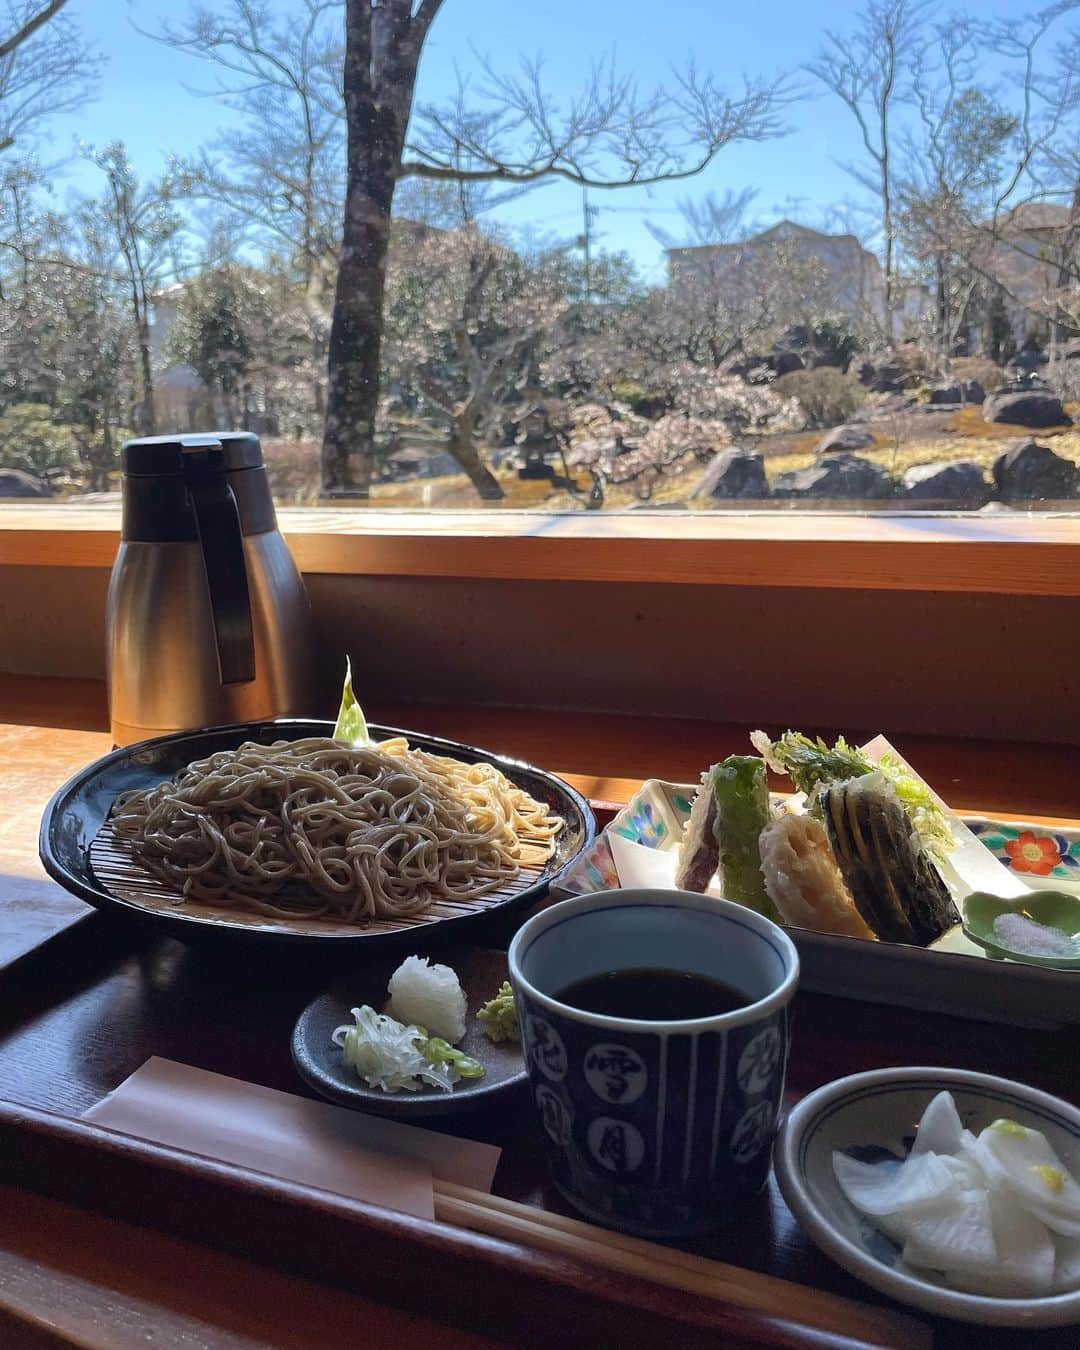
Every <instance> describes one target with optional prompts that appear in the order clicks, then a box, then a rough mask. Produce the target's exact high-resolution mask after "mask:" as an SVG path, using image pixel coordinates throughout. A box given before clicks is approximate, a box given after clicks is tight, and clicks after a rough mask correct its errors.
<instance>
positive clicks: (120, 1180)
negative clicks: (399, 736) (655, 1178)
mask: <svg viewBox="0 0 1080 1350" xmlns="http://www.w3.org/2000/svg"><path fill="white" fill-rule="evenodd" d="M500 922H501V923H502V924H503V926H504V931H503V934H502V940H504V941H505V939H506V938H507V937H508V936H509V933H510V930H511V929H512V928H513V927H515V926H516V924H517V923H518V922H520V916H505V917H503V918H502V919H501V920H500ZM488 940H490V936H489V937H488ZM355 960H356V954H355V950H347V952H346V956H345V961H346V963H347V964H346V968H348V966H353V965H354V963H355ZM341 969H342V962H341V960H340V959H337V958H336V954H335V953H333V952H332V951H331V950H330V949H328V948H326V947H322V948H319V949H316V950H311V949H307V948H293V947H288V948H286V949H283V950H277V949H275V948H272V947H263V948H260V949H259V960H258V961H245V962H243V963H238V962H237V961H236V960H235V952H231V951H230V950H228V949H218V948H213V947H210V948H194V947H191V946H187V945H184V944H182V943H180V942H177V941H175V940H174V939H172V938H168V937H164V938H163V937H161V936H160V935H159V934H157V933H155V932H153V931H150V930H148V929H146V928H145V927H142V926H139V927H136V926H132V925H129V924H124V923H119V922H117V921H116V920H115V919H114V918H111V917H110V916H109V915H107V914H96V915H93V916H92V917H90V918H89V919H87V920H86V922H84V923H82V924H80V925H79V926H78V927H77V928H75V929H72V930H70V931H69V932H67V933H65V934H63V935H62V936H60V937H58V938H56V939H55V940H54V941H53V942H51V943H49V944H47V945H46V946H44V947H42V948H40V949H39V950H38V951H37V952H35V953H33V954H32V955H31V956H29V957H27V958H26V959H25V960H24V961H22V962H21V963H20V964H19V965H18V966H16V967H13V968H12V969H11V970H9V971H8V972H6V973H5V974H4V975H3V976H0V1181H3V1182H7V1183H10V1184H15V1185H19V1186H23V1187H27V1188H30V1189H34V1190H38V1191H40V1192H42V1193H45V1194H48V1195H51V1196H54V1197H57V1198H60V1199H63V1200H66V1201H70V1202H73V1203H75V1204H78V1205H82V1206H86V1207H90V1208H93V1209H97V1210H101V1211H104V1212H106V1213H108V1214H110V1215H113V1216H115V1217H118V1218H124V1219H127V1220H133V1221H135V1222H138V1223H141V1224H145V1225H149V1226H151V1227H156V1228H160V1229H163V1230H166V1231H168V1232H171V1233H174V1234H177V1235H179V1236H183V1237H187V1238H190V1239H194V1240H196V1241H199V1242H201V1243H204V1244H206V1245H208V1246H211V1247H214V1248H218V1249H221V1250H225V1251H229V1252H232V1253H237V1254H242V1255H244V1256H248V1257H251V1258H253V1259H256V1260H259V1261H263V1262H266V1263H269V1264H272V1265H275V1266H278V1267H281V1268H283V1269H287V1270H289V1271H291V1272H293V1273H297V1274H302V1275H307V1276H311V1277H314V1278H317V1279H320V1280H324V1281H327V1282H330V1283H332V1284H335V1285H338V1286H340V1287H343V1288H345V1289H351V1290H355V1291H356V1292H358V1293H362V1294H364V1295H366V1296H368V1297H372V1296H374V1297H376V1298H378V1299H380V1300H383V1301H386V1302H388V1303H393V1304H396V1305H399V1306H402V1307H406V1308H411V1309H413V1310H415V1311H417V1312H423V1313H425V1314H427V1315H429V1316H434V1317H437V1318H440V1319H443V1320H446V1321H448V1322H453V1323H456V1324H458V1325H461V1326H466V1327H471V1328H475V1329H480V1330H482V1331H484V1332H486V1333H487V1334H488V1335H491V1336H498V1337H501V1338H503V1339H506V1340H509V1341H511V1342H513V1343H517V1344H523V1345H545V1346H547V1345H551V1344H553V1343H560V1344H563V1345H566V1346H568V1347H570V1346H582V1347H584V1346H588V1347H595V1346H615V1345H618V1346H620V1347H621V1346H629V1347H637V1346H642V1347H645V1346H648V1347H655V1346H658V1345H674V1344H677V1345H679V1346H688V1347H697V1346H706V1345H709V1346H716V1345H717V1344H721V1343H722V1344H724V1345H734V1344H747V1345H766V1344H768V1345H789V1346H803V1345H805V1346H809V1345H822V1344H827V1343H828V1340H827V1338H826V1339H823V1338H822V1337H821V1336H820V1335H819V1334H818V1333H816V1332H810V1331H809V1330H808V1329H807V1328H805V1327H801V1326H797V1325H794V1324H792V1323H789V1322H785V1321H783V1320H781V1319H779V1318H777V1317H773V1316H770V1315H767V1314H761V1313H748V1312H746V1311H742V1310H739V1309H735V1308H733V1307H731V1306H728V1305H725V1304H723V1303H719V1302H715V1301H711V1300H708V1299H705V1298H700V1297H697V1296H694V1295H690V1294H683V1293H679V1294H675V1293H673V1292H671V1291H667V1290H664V1289H661V1288H660V1287H658V1286H654V1285H651V1284H647V1283H642V1282H638V1281H635V1280H633V1279H630V1278H628V1277H625V1276H621V1275H615V1274H611V1273H608V1272H606V1271H602V1270H599V1269H597V1268H595V1267H592V1266H590V1265H586V1264H582V1263H580V1262H578V1261H575V1260H569V1259H564V1258H561V1257H555V1256H550V1255H544V1254H541V1253H538V1252H536V1251H534V1250H532V1249H530V1248H525V1247H522V1246H519V1245H517V1244H516V1243H511V1242H507V1241H502V1240H495V1239H490V1238H484V1237H479V1236H477V1235H475V1234H472V1233H469V1232H466V1231H464V1230H462V1229H458V1228H454V1227H450V1226H447V1225H443V1224H438V1223H435V1224H430V1223H425V1222H422V1221H418V1220H413V1219H409V1218H405V1217H402V1216H399V1215H394V1214H390V1213H387V1212H385V1211H382V1210H378V1209H375V1208H372V1207H368V1206H364V1205H360V1204H357V1203H354V1202H351V1201H346V1200H342V1199H339V1198H336V1197H334V1196H330V1195H327V1194H326V1193H323V1192H318V1191H313V1190H310V1189H307V1188H304V1187H300V1186H295V1185H290V1184H286V1183H282V1182H279V1181H275V1180H272V1179H270V1178H267V1177H264V1176H260V1175H258V1174H255V1173H250V1172H245V1171H242V1170H239V1169H236V1168H231V1167H228V1166H226V1165H223V1164H220V1163H217V1162H215V1161H213V1160H211V1159H204V1158H197V1157H194V1156H193V1155H188V1154H182V1153H177V1152H174V1151H172V1150H169V1149H163V1148H160V1147H158V1146H155V1145H151V1144H145V1143H142V1142H140V1141H138V1140H133V1139H128V1138H125V1137H123V1136H119V1135H115V1134H111V1133H109V1132H107V1131H102V1130H100V1129H98V1128H96V1127H93V1126H90V1125H87V1124H84V1123H83V1122H82V1121H80V1120H79V1119H77V1118H78V1117H79V1116H80V1115H81V1114H82V1112H83V1111H85V1110H86V1109H87V1108H88V1107H89V1106H90V1105H91V1104H93V1103H94V1102H96V1101H98V1100H100V1099H101V1098H102V1097H103V1096H104V1095H105V1094H106V1093H107V1092H109V1091H111V1090H112V1089H113V1088H115V1087H116V1086H117V1085H118V1084H119V1083H120V1082H121V1081H123V1079H124V1078H126V1077H127V1076H128V1074H130V1073H131V1072H133V1071H134V1069H136V1068H137V1067H138V1066H139V1065H140V1064H142V1063H143V1062H144V1061H145V1060H146V1059H147V1058H148V1057H149V1056H150V1055H152V1054H159V1055H164V1056H168V1057H170V1058H173V1059H177V1060H180V1061H182V1062H185V1063H190V1064H195V1065H198V1066H200V1067H203V1068H206V1069H210V1070H213V1071H216V1072H219V1073H226V1074H231V1075H233V1076H235V1077H238V1078H245V1079H248V1080H250V1081H252V1082H257V1083H262V1084H265V1085H267V1086H270V1087H276V1088H281V1089H284V1090H286V1091H291V1092H297V1093H303V1092H304V1091H305V1088H304V1086H303V1084H302V1083H301V1082H300V1080H299V1079H298V1077H297V1076H296V1074H295V1072H294V1070H293V1067H292V1064H291V1061H290V1052H289V1034H290V1031H291V1029H292V1025H293V1023H294V1021H295V1019H296V1017H297V1016H298V1014H299V1012H300V1011H301V1009H302V1008H303V1007H304V1006H305V1004H306V1003H307V1002H308V1000H309V999H310V998H311V997H312V996H313V995H315V994H317V993H318V992H320V991H321V990H323V989H325V988H326V987H328V986H329V985H330V984H331V983H333V979H334V977H335V975H336V974H338V973H340V971H341ZM1078 1053H1080V1037H1078V1036H1077V1034H1076V1033H1075V1032H1072V1031H1063V1032H1056V1033H1046V1034H1040V1035H1032V1034H1031V1033H1024V1032H1020V1031H1017V1030H1014V1029H1007V1028H1001V1027H994V1028H991V1027H987V1026H983V1025H980V1024H976V1023H969V1022H964V1021H960V1020H956V1019H948V1018H941V1017H935V1016H933V1015H930V1014H927V1013H918V1012H913V1011H909V1010H905V1009H885V1008H876V1007H873V1006H869V1005H859V1006H858V1007H856V1005H854V1004H852V1003H850V1002H846V1001H844V1000H840V999H835V998H825V997H821V996H815V995H802V996H800V997H799V999H798V1001H797V1003H796V1005H795V1019H794V1045H793V1055H792V1063H791V1072H790V1078H789V1083H790V1089H791V1095H792V1096H793V1097H797V1096H800V1095H802V1094H803V1093H805V1092H807V1091H809V1090H810V1089H812V1088H813V1087H816V1086H818V1085H819V1084H821V1083H823V1082H826V1081H829V1080H830V1079H833V1078H836V1077H839V1076H841V1075H842V1074H845V1073H850V1072H854V1071H856V1070H858V1069H864V1068H870V1067H874V1066H876V1065H882V1064H897V1065H902V1064H912V1063H917V1062H923V1063H925V1062H931V1063H933V1062H937V1063H940V1064H945V1065H958V1066H977V1067H979V1068H983V1069H987V1070H989V1071H991V1072H997V1073H1002V1074H1005V1075H1012V1076H1016V1077H1021V1078H1023V1079H1024V1080H1025V1081H1027V1082H1030V1083H1033V1084H1035V1085H1036V1086H1039V1087H1042V1088H1045V1089H1046V1090H1047V1091H1050V1092H1054V1093H1057V1094H1058V1095H1060V1096H1063V1097H1066V1098H1067V1099H1069V1100H1072V1101H1076V1100H1077V1097H1078V1092H1080V1084H1078V1083H1077V1081H1076V1075H1075V1064H1076V1062H1077V1056H1078ZM432 1125H433V1127H435V1128H440V1129H446V1130H448V1131H449V1132H451V1133H459V1134H462V1135H467V1136H470V1137H473V1138H480V1139H486V1140H488V1141H490V1142H493V1143H496V1144H499V1145H501V1146H502V1148H503V1150H504V1152H503V1160H502V1162H501V1164H500V1167H499V1171H498V1174H497V1177H496V1191H497V1192H498V1193H499V1194H501V1195H504V1196H506V1197H508V1198H510V1199H515V1200H520V1201H524V1202H526V1203H529V1204H535V1205H539V1206H541V1207H546V1208H549V1209H553V1210H560V1211H562V1212H565V1209H564V1207H563V1206H562V1204H561V1202H560V1201H559V1200H558V1197H557V1196H556V1195H555V1194H554V1193H553V1191H552V1190H551V1189H550V1188H549V1187H548V1184H547V1179H546V1173H545V1168H544V1163H543V1158H542V1149H541V1143H540V1136H539V1130H538V1129H537V1126H536V1122H535V1120H534V1117H533V1114H532V1109H531V1104H530V1102H529V1100H528V1094H527V1091H525V1090H522V1091H521V1092H514V1093H510V1094H508V1097H507V1100H506V1101H505V1102H503V1103H500V1104H499V1105H497V1106H495V1107H492V1108H490V1109H488V1110H486V1111H484V1112H481V1113H478V1114H477V1115H475V1116H466V1117H463V1118H461V1119H460V1120H454V1121H452V1122H445V1123H443V1122H438V1121H436V1122H432ZM686 1245H687V1247H688V1248H689V1249H690V1250H695V1251H699V1252H703V1253H706V1254H708V1255H713V1256H716V1257H718V1258H719V1259H721V1260H724V1261H728V1262H730V1263H731V1264H734V1265H739V1266H744V1267H748V1268H752V1269H757V1270H761V1271H765V1272H767V1273H770V1274H774V1275H778V1276H781V1277H783V1278H786V1279H791V1280H795V1281H798V1282H801V1283H803V1284H806V1285H809V1286H812V1287H816V1288H821V1289H824V1290H830V1291H833V1292H835V1293H838V1294H841V1295H845V1296H847V1297H850V1298H854V1299H858V1300H861V1301H863V1302H870V1303H873V1302H882V1303H884V1302H886V1300H883V1299H879V1297H878V1296H877V1295H875V1294H874V1293H872V1292H871V1291H870V1290H868V1289H866V1288H865V1287H863V1286H862V1285H860V1284H859V1283H857V1282H856V1281H855V1280H854V1279H853V1278H851V1277H849V1276H847V1275H846V1274H845V1273H844V1272H843V1271H841V1270H839V1269H838V1268H837V1267H835V1266H833V1265H832V1263H831V1262H829V1261H828V1260H827V1258H825V1257H824V1256H822V1255H821V1254H820V1253H818V1252H817V1251H816V1250H815V1249H814V1248H813V1247H812V1246H811V1244H810V1243H809V1240H808V1239H807V1238H806V1237H805V1236H804V1235H803V1233H802V1232H801V1231H800V1230H799V1228H798V1227H797V1225H796V1224H795V1222H794V1220H793V1219H792V1217H791V1215H790V1213H789V1211H788V1210H787V1208H786V1207H785V1205H784V1204H783V1201H782V1200H781V1198H780V1196H779V1193H778V1191H777V1190H776V1188H775V1186H773V1185H770V1187H769V1189H768V1190H767V1191H766V1192H765V1193H763V1195H762V1196H761V1197H760V1198H759V1200H758V1201H757V1202H756V1203H755V1205H754V1206H753V1207H752V1209H751V1210H750V1211H749V1212H748V1214H747V1215H746V1216H745V1218H744V1220H743V1221H742V1222H740V1223H739V1224H738V1225H736V1226H735V1227H733V1228H732V1229H731V1230H730V1231H728V1232H725V1233H721V1234H718V1235H716V1236H715V1237H713V1238H710V1239H709V1240H707V1241H702V1242H698V1243H693V1244H686ZM973 1334H974V1333H973V1332H972V1331H971V1329H970V1328H959V1327H956V1326H953V1325H950V1324H945V1323H941V1324H938V1325H937V1342H936V1343H937V1344H938V1345H939V1346H945V1347H950V1346H963V1345H967V1344H969V1343H970V1342H969V1339H968V1338H969V1336H971V1335H973ZM978 1338H979V1341H978V1343H979V1346H980V1350H996V1348H997V1347H1005V1346H1012V1345H1020V1344H1023V1345H1024V1346H1025V1347H1026V1348H1027V1350H1051V1347H1053V1350H1065V1347H1066V1346H1070V1347H1072V1346H1073V1345H1074V1344H1075V1335H1074V1333H1073V1332H1071V1331H1070V1332H1065V1333H1053V1332H1045V1333H1030V1334H1029V1333H1025V1334H1024V1336H1023V1338H1022V1340H1018V1339H1015V1338H1011V1337H1010V1335H1009V1334H1008V1333H994V1332H989V1331H987V1330H985V1329H980V1330H979V1332H978Z"/></svg>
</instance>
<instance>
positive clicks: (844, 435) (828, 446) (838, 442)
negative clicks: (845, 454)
mask: <svg viewBox="0 0 1080 1350" xmlns="http://www.w3.org/2000/svg"><path fill="white" fill-rule="evenodd" d="M873 444H874V438H873V436H872V435H871V434H870V432H869V431H867V430H866V428H865V427H853V426H842V427H834V428H833V429H832V431H827V432H826V433H825V435H824V436H822V438H821V440H820V441H818V443H817V445H815V446H814V454H815V455H825V454H828V452H829V451H830V450H865V449H866V447H867V446H868V445H873Z"/></svg>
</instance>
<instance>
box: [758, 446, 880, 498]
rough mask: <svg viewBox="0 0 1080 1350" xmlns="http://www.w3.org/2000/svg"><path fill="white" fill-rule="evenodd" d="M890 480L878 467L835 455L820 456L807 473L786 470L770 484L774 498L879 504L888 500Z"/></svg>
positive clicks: (841, 453) (845, 455) (859, 458)
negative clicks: (880, 501) (807, 498)
mask: <svg viewBox="0 0 1080 1350" xmlns="http://www.w3.org/2000/svg"><path fill="white" fill-rule="evenodd" d="M892 490H893V485H892V479H891V478H890V477H889V475H888V474H887V473H886V472H885V470H884V469H883V468H882V467H881V466H880V465H879V464H874V463H873V462H872V461H871V460H869V459H863V458H862V456H861V455H850V454H846V453H843V452H838V453H835V454H830V455H823V456H822V457H821V459H819V460H818V462H817V463H816V464H814V465H812V466H811V467H810V468H808V469H789V470H788V471H787V472H785V473H778V474H777V475H776V478H775V479H774V480H773V494H774V496H777V497H843V498H847V499H849V500H858V501H867V500H879V499H881V498H882V497H890V496H892Z"/></svg>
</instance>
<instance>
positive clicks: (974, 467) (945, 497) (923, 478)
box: [901, 459, 991, 511]
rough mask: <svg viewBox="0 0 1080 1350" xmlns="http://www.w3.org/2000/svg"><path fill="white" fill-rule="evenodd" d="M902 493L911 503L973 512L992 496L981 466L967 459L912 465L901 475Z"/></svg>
mask: <svg viewBox="0 0 1080 1350" xmlns="http://www.w3.org/2000/svg"><path fill="white" fill-rule="evenodd" d="M901 489H902V492H903V495H904V496H905V497H908V498H910V499H912V500H913V501H921V502H948V503H950V504H951V505H955V506H966V507H969V508H970V509H971V510H973V511H977V510H979V509H980V508H981V507H983V506H985V505H986V503H987V502H988V501H989V500H990V496H991V487H990V484H989V483H988V482H987V479H986V475H985V473H983V469H982V465H981V464H976V463H975V462H974V461H973V460H969V459H958V460H942V461H939V462H938V463H936V464H914V465H912V467H911V468H910V469H906V470H905V471H904V477H903V480H902V483H901Z"/></svg>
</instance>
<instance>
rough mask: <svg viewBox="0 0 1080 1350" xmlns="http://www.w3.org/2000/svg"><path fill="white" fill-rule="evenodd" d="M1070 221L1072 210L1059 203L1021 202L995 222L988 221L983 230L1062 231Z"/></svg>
mask: <svg viewBox="0 0 1080 1350" xmlns="http://www.w3.org/2000/svg"><path fill="white" fill-rule="evenodd" d="M1071 220H1072V210H1071V208H1070V207H1068V206H1063V205H1062V204H1061V203H1060V202H1021V203H1020V204H1019V206H1014V207H1013V208H1012V210H1011V211H1005V212H1004V213H1003V214H1002V215H1000V216H999V217H998V218H997V220H996V222H995V221H992V220H988V221H986V222H985V225H984V228H986V229H992V228H994V227H995V225H996V228H997V230H998V232H999V233H1000V232H1001V231H1002V230H1005V229H1008V230H1022V231H1025V232H1028V231H1031V230H1062V229H1064V228H1065V226H1066V225H1068V224H1069V222H1070V221H1071Z"/></svg>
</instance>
